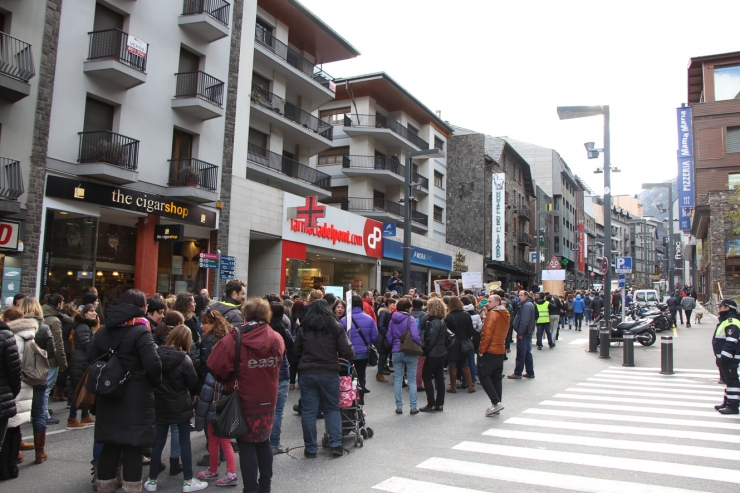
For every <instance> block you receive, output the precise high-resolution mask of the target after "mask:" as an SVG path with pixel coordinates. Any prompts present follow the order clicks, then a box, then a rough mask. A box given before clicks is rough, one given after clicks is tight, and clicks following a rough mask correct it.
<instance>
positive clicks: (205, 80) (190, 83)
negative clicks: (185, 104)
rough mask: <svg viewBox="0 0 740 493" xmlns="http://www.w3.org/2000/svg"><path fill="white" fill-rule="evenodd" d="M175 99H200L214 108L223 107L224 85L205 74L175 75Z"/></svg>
mask: <svg viewBox="0 0 740 493" xmlns="http://www.w3.org/2000/svg"><path fill="white" fill-rule="evenodd" d="M175 77H176V78H177V83H176V86H175V99H185V98H201V99H205V100H206V101H208V102H209V103H213V104H215V105H216V106H219V107H222V108H223V106H224V83H223V82H222V81H220V80H218V79H217V78H215V77H212V76H210V75H208V74H207V73H205V72H180V73H179V74H175Z"/></svg>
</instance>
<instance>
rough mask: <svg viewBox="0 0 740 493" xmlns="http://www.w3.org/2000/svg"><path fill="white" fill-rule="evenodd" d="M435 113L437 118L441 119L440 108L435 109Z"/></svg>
mask: <svg viewBox="0 0 740 493" xmlns="http://www.w3.org/2000/svg"><path fill="white" fill-rule="evenodd" d="M435 113H437V118H439V119H440V120H441V119H442V111H441V110H437V111H435Z"/></svg>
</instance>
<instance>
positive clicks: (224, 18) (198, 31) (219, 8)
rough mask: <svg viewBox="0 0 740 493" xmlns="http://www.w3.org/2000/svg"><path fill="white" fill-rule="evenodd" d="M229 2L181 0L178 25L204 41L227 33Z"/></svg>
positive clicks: (229, 11) (218, 37)
mask: <svg viewBox="0 0 740 493" xmlns="http://www.w3.org/2000/svg"><path fill="white" fill-rule="evenodd" d="M230 14H231V4H229V2H225V1H224V0H183V3H182V15H181V16H180V18H179V19H178V20H177V23H178V24H179V25H180V27H181V28H182V29H183V30H185V31H187V32H189V33H190V34H192V35H193V36H196V37H198V38H200V39H202V40H203V41H205V42H206V43H213V42H214V41H217V40H219V39H222V38H225V37H226V36H228V35H229V18H230Z"/></svg>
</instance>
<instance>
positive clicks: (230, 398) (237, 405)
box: [211, 329, 249, 438]
mask: <svg viewBox="0 0 740 493" xmlns="http://www.w3.org/2000/svg"><path fill="white" fill-rule="evenodd" d="M241 347H242V333H241V331H240V330H239V329H237V331H236V358H235V359H234V391H233V392H232V393H230V394H228V395H223V396H221V398H220V399H219V400H218V403H217V404H216V410H215V411H214V412H213V421H212V422H211V426H212V431H213V434H214V435H215V436H217V437H219V438H239V437H241V436H244V435H246V434H247V432H248V431H249V429H248V428H247V422H246V420H245V419H244V415H243V413H242V403H241V400H240V399H239V382H238V379H239V355H240V353H241Z"/></svg>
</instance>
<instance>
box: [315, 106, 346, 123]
mask: <svg viewBox="0 0 740 493" xmlns="http://www.w3.org/2000/svg"><path fill="white" fill-rule="evenodd" d="M351 111H352V109H351V108H350V107H346V108H336V109H333V110H322V111H321V112H320V113H319V118H321V120H322V121H325V122H326V123H328V124H330V125H344V115H346V114H347V113H350V112H351Z"/></svg>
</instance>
